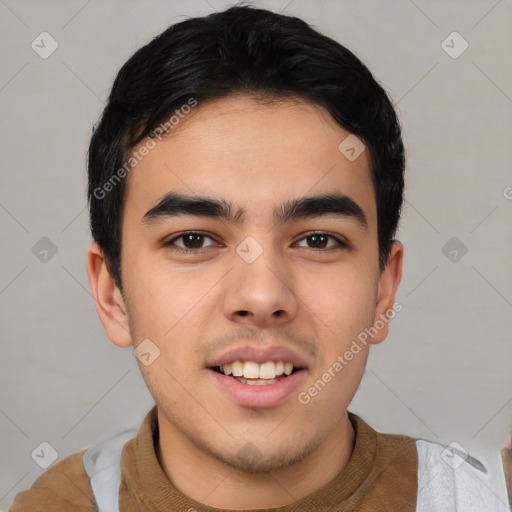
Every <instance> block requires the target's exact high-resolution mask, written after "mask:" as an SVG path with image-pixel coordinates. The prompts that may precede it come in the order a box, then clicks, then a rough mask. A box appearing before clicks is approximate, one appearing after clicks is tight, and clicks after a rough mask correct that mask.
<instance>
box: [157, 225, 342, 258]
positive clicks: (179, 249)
mask: <svg viewBox="0 0 512 512" xmlns="http://www.w3.org/2000/svg"><path fill="white" fill-rule="evenodd" d="M191 234H193V235H201V236H202V237H204V238H209V239H210V240H212V241H213V242H216V240H215V238H214V237H213V236H210V235H209V234H208V233H206V232H204V231H197V230H194V231H183V232H181V233H178V234H175V235H173V236H172V237H171V238H168V239H166V240H164V241H163V242H162V246H163V247H167V248H171V249H172V250H175V251H177V252H182V253H196V254H199V253H201V252H203V251H205V250H206V249H208V247H212V246H214V245H215V243H213V244H211V245H208V246H206V247H200V248H198V249H187V248H186V247H179V246H175V247H171V246H172V245H173V244H174V243H175V242H176V240H179V239H180V238H183V237H185V236H186V235H191ZM315 235H321V236H327V237H329V238H331V239H333V240H334V241H335V242H336V245H334V246H331V247H328V248H323V249H316V248H314V247H303V248H304V249H308V250H310V251H313V252H317V253H319V252H328V251H329V250H334V249H348V248H350V243H349V242H348V241H347V240H346V238H345V237H343V236H341V235H339V234H337V233H331V232H329V231H321V230H314V231H306V232H304V233H301V234H300V235H299V236H300V238H298V240H297V241H296V242H294V243H298V242H301V241H302V240H305V239H306V238H309V237H311V236H315Z"/></svg>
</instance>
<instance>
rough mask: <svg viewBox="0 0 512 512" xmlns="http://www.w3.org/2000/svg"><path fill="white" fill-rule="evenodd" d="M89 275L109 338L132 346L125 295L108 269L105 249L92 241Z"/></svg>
mask: <svg viewBox="0 0 512 512" xmlns="http://www.w3.org/2000/svg"><path fill="white" fill-rule="evenodd" d="M87 276H88V277H89V284H90V286H91V291H92V294H93V297H94V303H95V305H96V311H97V312H98V316H99V317H100V320H101V323H102V324H103V327H104V328H105V332H106V333H107V336H108V338H109V339H110V341H111V342H112V343H113V344H114V345H117V346H118V347H123V348H126V347H129V346H131V345H132V344H133V342H132V338H131V335H130V329H129V324H128V316H127V314H126V306H125V303H124V300H123V297H122V295H121V292H120V291H119V288H118V287H117V286H116V284H115V282H114V278H113V277H112V276H111V275H110V272H109V271H108V269H107V264H106V262H105V258H104V256H103V251H102V250H101V248H100V247H99V245H98V244H96V243H92V244H91V245H90V247H89V250H88V252H87Z"/></svg>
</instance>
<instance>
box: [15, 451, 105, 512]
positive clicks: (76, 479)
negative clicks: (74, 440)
mask: <svg viewBox="0 0 512 512" xmlns="http://www.w3.org/2000/svg"><path fill="white" fill-rule="evenodd" d="M84 452H85V450H82V451H80V452H76V453H73V454H72V455H69V456H68V457H66V458H64V459H62V460H61V461H59V462H58V463H57V464H55V465H54V466H52V467H50V468H49V469H47V470H46V471H45V472H44V473H43V474H42V475H41V476H39V478H37V480H35V482H34V483H33V484H32V486H31V487H30V488H29V489H27V490H25V491H22V492H20V493H18V494H17V495H16V497H15V498H14V502H13V504H12V506H11V508H10V509H9V512H68V511H70V510H73V512H96V511H97V508H96V503H95V501H94V494H93V492H92V488H91V484H90V481H89V477H88V476H87V474H86V472H85V468H84V463H83V456H84Z"/></svg>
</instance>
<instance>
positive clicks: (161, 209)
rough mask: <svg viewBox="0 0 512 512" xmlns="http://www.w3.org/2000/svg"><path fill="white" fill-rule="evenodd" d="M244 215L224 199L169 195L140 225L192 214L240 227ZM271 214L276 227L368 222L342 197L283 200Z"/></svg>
mask: <svg viewBox="0 0 512 512" xmlns="http://www.w3.org/2000/svg"><path fill="white" fill-rule="evenodd" d="M245 213H246V211H245V209H244V208H240V207H239V206H236V205H232V204H231V203H229V202H227V201H226V200H224V199H215V198H210V197H204V196H196V195H184V194H178V193H176V192H169V193H167V194H165V195H164V196H163V197H162V198H161V199H160V201H159V202H158V204H157V205H156V206H154V207H153V208H151V209H150V210H148V211H147V212H146V213H145V214H144V216H143V218H142V224H144V225H147V226H150V225H153V224H156V223H159V222H160V221H164V220H165V219H167V218H169V217H175V216H179V215H194V216H199V217H210V218H218V219H223V220H225V221H227V222H230V223H234V224H238V225H241V224H243V223H244V222H245V219H246V217H245ZM273 215H274V222H275V223H276V224H286V223H288V222H291V221H293V220H297V219H303V218H314V217H321V216H327V215H336V216H339V217H345V218H350V219H354V220H355V221H357V223H358V224H359V225H360V227H362V228H364V229H367V228H368V221H367V219H366V215H365V214H364V212H363V210H362V208H361V207H360V206H359V205H358V204H357V203H356V202H355V201H354V200H353V199H351V198H350V197H348V196H347V195H344V194H322V195H316V196H305V197H299V198H296V199H293V200H289V201H286V202H285V203H283V204H282V205H281V206H280V207H277V208H275V209H274V211H273Z"/></svg>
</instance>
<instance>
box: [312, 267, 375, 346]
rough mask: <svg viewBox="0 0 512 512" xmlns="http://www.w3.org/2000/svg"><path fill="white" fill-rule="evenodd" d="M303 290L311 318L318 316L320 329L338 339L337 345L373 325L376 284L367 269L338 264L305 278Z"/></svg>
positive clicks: (342, 343)
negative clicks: (331, 269)
mask: <svg viewBox="0 0 512 512" xmlns="http://www.w3.org/2000/svg"><path fill="white" fill-rule="evenodd" d="M303 290H304V292H303V294H304V296H305V297H308V298H309V304H308V306H309V307H310V308H311V310H312V311H314V313H315V315H314V316H313V318H315V316H316V318H317V319H318V320H321V323H320V325H323V329H322V330H325V333H326V335H327V336H328V337H332V338H334V339H335V340H337V341H336V343H335V345H336V346H337V348H342V347H343V346H344V344H345V343H346V342H347V341H350V340H351V339H352V337H356V336H357V335H358V334H359V332H361V331H362V330H364V329H365V328H366V327H369V326H370V325H372V321H373V314H374V310H375V303H376V284H375V283H374V281H373V280H372V279H371V276H369V274H368V272H362V271H359V270H358V269H357V268H356V267H354V266H349V265H347V266H346V267H345V268H343V267H341V266H340V267H338V268H337V269H335V270H334V271H332V272H328V273H325V274H322V273H321V272H320V273H317V274H316V276H315V277H314V279H310V280H306V281H305V282H303Z"/></svg>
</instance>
